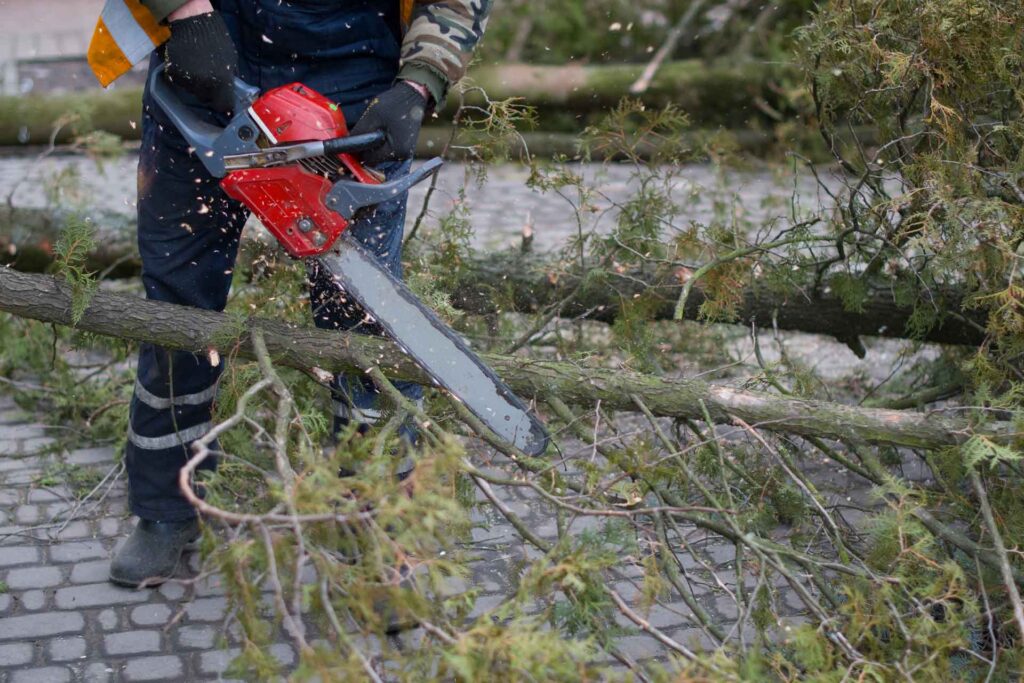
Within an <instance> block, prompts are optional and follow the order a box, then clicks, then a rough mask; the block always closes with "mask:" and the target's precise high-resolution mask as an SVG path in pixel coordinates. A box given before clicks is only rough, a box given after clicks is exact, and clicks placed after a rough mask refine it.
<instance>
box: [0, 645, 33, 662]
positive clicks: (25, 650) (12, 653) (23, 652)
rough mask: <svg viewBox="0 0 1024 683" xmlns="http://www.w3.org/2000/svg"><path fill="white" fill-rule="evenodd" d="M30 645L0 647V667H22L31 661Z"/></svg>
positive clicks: (31, 651)
mask: <svg viewBox="0 0 1024 683" xmlns="http://www.w3.org/2000/svg"><path fill="white" fill-rule="evenodd" d="M33 654H34V653H33V649H32V645H31V643H8V644H7V645H0V666H24V665H25V664H28V663H29V662H31V661H32V655H33Z"/></svg>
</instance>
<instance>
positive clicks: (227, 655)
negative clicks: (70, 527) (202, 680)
mask: <svg viewBox="0 0 1024 683" xmlns="http://www.w3.org/2000/svg"><path fill="white" fill-rule="evenodd" d="M239 652H241V650H239V649H238V648H236V647H235V648H230V649H228V650H210V651H209V652H204V653H202V654H201V655H199V670H200V671H202V672H203V673H204V674H219V673H223V671H224V670H225V669H227V668H228V666H229V665H230V664H231V661H232V660H233V659H234V658H235V657H237V656H238V653H239Z"/></svg>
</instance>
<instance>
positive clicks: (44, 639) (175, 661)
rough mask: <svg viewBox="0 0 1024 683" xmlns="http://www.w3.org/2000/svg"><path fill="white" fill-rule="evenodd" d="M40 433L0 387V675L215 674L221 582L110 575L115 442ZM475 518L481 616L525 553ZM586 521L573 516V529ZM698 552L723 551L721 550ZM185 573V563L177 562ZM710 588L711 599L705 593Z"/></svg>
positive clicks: (545, 532) (221, 657)
mask: <svg viewBox="0 0 1024 683" xmlns="http://www.w3.org/2000/svg"><path fill="white" fill-rule="evenodd" d="M47 433H48V428H47V427H46V426H44V425H43V424H41V423H39V422H37V421H36V420H35V417H34V416H32V415H30V414H27V413H25V412H23V411H21V410H20V409H18V408H17V407H16V406H15V404H14V403H13V401H12V400H11V399H10V398H9V397H7V396H3V395H0V581H3V585H4V589H3V590H2V591H0V682H2V683H26V682H28V681H35V682H42V681H46V682H49V681H55V682H56V681H150V680H216V679H218V678H219V675H220V673H221V672H222V671H223V670H224V669H225V668H226V667H227V666H228V664H229V663H230V661H231V659H232V658H233V656H234V653H235V652H237V651H234V650H232V649H227V650H224V649H220V648H219V647H218V638H219V636H220V635H221V633H223V632H224V629H223V624H224V618H225V610H226V601H225V598H224V597H223V594H222V590H221V589H220V582H219V580H218V579H217V578H216V577H213V578H211V579H208V580H204V581H202V582H199V583H196V584H195V585H187V587H186V584H182V583H180V582H178V583H175V582H170V583H167V584H164V585H163V586H161V587H160V588H158V589H155V590H141V591H139V590H129V589H124V588H119V587H116V586H113V585H111V584H109V583H108V582H107V569H108V557H109V556H110V554H111V553H112V552H113V550H114V549H115V548H116V547H117V545H118V543H119V542H121V541H122V539H123V537H124V536H125V534H127V533H128V531H129V530H130V528H131V524H132V522H131V520H130V519H129V518H128V516H127V513H126V509H125V507H126V506H125V503H126V500H125V486H124V482H123V477H121V476H119V475H120V471H121V470H120V467H119V465H118V464H117V462H116V458H115V454H114V451H113V449H111V448H107V447H97V448H83V449H79V450H74V451H71V452H65V453H58V454H55V453H45V452H44V451H45V450H46V448H47V446H49V445H51V444H52V443H53V439H52V438H50V437H48V436H47ZM69 466H70V467H75V466H77V467H83V468H90V469H94V470H96V472H97V473H98V474H101V475H102V476H103V477H104V478H105V483H104V484H103V486H101V487H100V488H99V489H97V491H98V493H97V495H94V496H93V497H92V498H90V499H89V500H88V501H87V502H86V503H85V504H84V505H81V506H79V505H77V504H76V502H75V501H76V498H75V496H74V494H73V493H72V491H71V489H70V488H69V487H68V486H67V485H66V484H63V483H60V482H61V481H62V480H63V479H65V478H66V472H67V471H68V468H69ZM62 473H65V474H62ZM507 494H508V495H507V496H505V502H506V503H507V504H508V505H509V507H510V508H511V509H512V510H513V511H514V512H516V513H517V514H519V515H522V516H523V517H524V518H525V519H527V520H528V521H529V522H530V523H531V525H532V526H533V528H534V530H535V531H536V532H537V533H538V534H539V535H541V536H542V537H546V538H554V537H555V535H556V529H555V523H554V520H553V517H540V516H539V515H540V514H541V510H540V508H539V507H537V501H536V500H535V499H532V498H531V497H530V496H522V495H521V494H519V493H518V492H517V491H515V490H514V491H510V492H507ZM475 521H476V523H477V524H476V527H475V528H474V530H473V532H472V533H473V539H472V542H471V543H470V544H468V549H469V551H470V552H471V553H472V554H473V555H474V556H475V557H476V561H475V562H474V565H473V566H474V571H473V577H472V584H473V586H474V587H476V588H478V589H479V590H480V591H481V593H482V595H481V597H480V598H479V600H478V602H477V606H476V613H477V614H479V613H482V612H483V611H486V610H490V609H493V608H494V607H496V606H497V605H498V604H499V603H500V602H501V601H502V600H504V599H505V597H506V596H507V593H508V585H509V576H510V574H511V572H512V571H514V567H515V566H517V565H518V564H519V563H520V562H521V561H522V560H523V559H524V558H525V557H526V556H530V555H531V553H530V552H528V551H527V549H526V548H525V547H523V546H522V542H521V541H520V540H519V539H518V536H517V535H516V534H515V532H514V530H513V529H512V528H511V527H510V526H508V524H507V523H505V522H504V520H503V519H501V518H500V517H498V516H497V514H496V513H494V512H493V511H489V513H488V512H485V513H482V514H481V513H478V514H476V515H475ZM584 521H586V520H584ZM587 526H588V525H587V524H584V523H583V521H581V522H578V523H576V524H575V525H574V526H572V527H571V528H570V531H571V532H574V533H575V532H579V531H581V530H582V529H583V528H585V527H587ZM706 551H707V552H708V553H709V554H710V556H713V557H716V558H717V559H718V560H720V561H728V560H727V557H726V555H727V553H725V551H724V550H722V549H716V548H714V547H709V548H707V549H706ZM194 559H196V558H195V556H194V555H193V560H194ZM192 564H193V569H194V565H195V563H194V562H193V563H192ZM624 564H625V566H624V569H623V570H622V572H621V574H622V580H621V581H620V582H619V583H617V584H616V587H617V589H618V590H619V591H620V592H621V593H622V594H623V595H624V596H626V597H627V598H631V597H633V596H636V595H637V594H638V587H637V586H636V585H635V584H634V583H633V579H634V578H635V577H636V576H637V575H638V573H639V569H638V568H637V569H635V570H634V569H633V568H630V567H629V566H628V562H626V563H624ZM181 575H182V576H183V577H187V576H189V571H188V570H186V569H185V568H183V569H182V571H181ZM707 598H708V600H709V606H710V607H711V608H712V609H714V607H715V600H716V598H715V597H714V596H713V595H712V591H710V590H709V591H708V596H707ZM687 614H688V611H687V609H686V607H685V606H684V605H683V604H682V603H679V604H671V605H667V606H665V607H664V608H659V609H655V610H654V611H653V612H652V613H651V615H650V619H651V620H652V623H654V624H656V625H657V626H659V627H662V628H666V629H667V630H669V631H671V632H673V633H675V634H676V635H677V636H678V637H687V636H697V637H699V631H697V630H696V629H694V628H692V627H690V626H688V625H687V621H688V619H687V618H686V615H687ZM722 616H723V618H727V617H728V614H723V615H722ZM623 625H624V626H625V625H626V624H625V623H624V624H623ZM229 632H230V631H229ZM621 647H622V648H623V649H624V650H625V651H626V652H628V653H629V654H630V656H632V657H634V658H636V659H643V658H645V657H650V656H654V655H655V654H657V653H658V652H659V647H658V646H657V643H655V642H654V641H653V640H651V639H649V638H646V637H643V636H639V635H637V636H626V637H624V638H623V639H622V640H621ZM271 652H272V653H273V655H274V656H275V657H277V658H278V659H279V660H280V661H282V662H283V663H285V664H290V663H292V662H293V661H294V659H295V652H294V650H293V648H292V647H291V646H290V645H289V644H287V643H284V642H282V643H279V644H277V645H275V646H273V647H272V648H271Z"/></svg>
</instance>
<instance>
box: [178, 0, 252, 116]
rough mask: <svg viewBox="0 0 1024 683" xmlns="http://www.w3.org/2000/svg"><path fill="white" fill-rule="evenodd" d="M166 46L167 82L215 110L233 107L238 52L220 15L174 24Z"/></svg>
mask: <svg viewBox="0 0 1024 683" xmlns="http://www.w3.org/2000/svg"><path fill="white" fill-rule="evenodd" d="M170 27H171V37H170V38H169V39H168V40H167V43H166V45H165V47H164V58H165V60H166V62H167V71H166V72H165V73H166V74H167V78H168V80H170V81H171V83H173V84H174V85H176V86H178V87H179V88H181V89H182V90H185V91H186V92H188V93H191V94H192V95H194V96H195V97H196V99H198V100H199V101H200V102H202V103H203V104H204V105H206V106H208V107H210V109H213V110H215V111H219V112H223V113H228V112H229V111H231V108H232V107H233V106H234V103H235V98H234V94H233V90H232V84H233V82H234V78H235V75H236V74H237V73H238V51H237V50H236V49H235V44H234V43H233V42H232V41H231V36H230V35H229V34H228V27H227V26H226V25H225V24H224V19H223V18H222V17H221V16H220V14H218V13H217V12H207V13H206V14H197V15H195V16H191V17H187V18H185V19H178V20H177V21H172V22H171V24H170Z"/></svg>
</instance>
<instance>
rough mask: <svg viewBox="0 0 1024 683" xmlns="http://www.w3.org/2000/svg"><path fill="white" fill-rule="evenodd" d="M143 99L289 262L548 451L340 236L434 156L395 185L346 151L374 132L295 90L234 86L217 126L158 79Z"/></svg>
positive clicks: (505, 390)
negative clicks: (317, 272) (317, 273)
mask: <svg viewBox="0 0 1024 683" xmlns="http://www.w3.org/2000/svg"><path fill="white" fill-rule="evenodd" d="M163 71H164V67H163V65H160V66H158V67H156V68H154V69H153V70H152V72H151V74H150V77H149V89H150V93H151V95H152V97H153V99H154V101H155V102H156V103H157V105H158V106H159V107H160V108H161V109H162V110H163V111H164V113H165V114H166V115H167V117H168V118H169V119H170V120H171V122H172V123H173V124H174V125H175V126H176V127H177V129H178V130H179V131H180V132H181V134H182V136H183V137H184V138H185V140H186V141H187V142H188V143H189V145H190V146H191V147H192V149H193V151H194V153H195V154H196V156H197V158H198V159H199V160H200V161H201V162H202V163H203V165H204V166H205V167H206V170H207V171H209V172H210V174H211V175H212V176H213V177H215V178H220V179H221V180H220V186H221V187H222V188H223V189H224V191H225V192H226V193H227V194H228V196H230V197H232V198H234V199H236V200H238V201H240V202H242V203H243V204H244V205H245V206H246V207H247V208H248V209H249V210H250V211H252V213H254V214H255V215H256V216H257V217H258V218H259V219H260V221H261V222H262V223H263V225H264V226H265V227H266V228H267V230H268V231H269V232H270V233H271V234H272V235H273V236H274V237H275V238H276V239H277V241H278V242H279V243H280V244H281V246H282V247H283V248H284V250H285V251H286V252H287V253H288V255H289V256H290V257H292V258H295V259H303V260H306V261H307V262H310V261H312V262H313V263H307V265H309V266H311V267H312V268H314V269H315V268H320V269H323V270H324V271H326V273H327V274H328V275H329V276H330V278H331V280H332V281H333V282H334V284H335V286H336V287H337V289H338V291H339V293H341V294H342V295H343V296H345V297H346V298H348V299H352V300H354V301H355V302H357V303H358V304H359V305H360V306H361V307H362V309H363V311H365V312H366V314H367V315H368V316H370V317H371V318H372V319H373V320H375V321H376V322H377V323H378V324H379V325H380V327H381V328H383V330H384V332H385V333H386V334H387V335H388V336H389V337H391V338H392V339H393V340H394V341H396V342H397V343H398V345H399V346H400V347H401V348H402V350H403V352H404V353H406V354H407V355H408V356H409V357H410V358H412V360H413V361H415V363H416V364H417V365H418V366H419V367H420V368H421V369H422V370H423V371H424V372H425V373H426V374H427V375H428V376H429V377H430V378H431V380H433V381H434V382H435V383H436V384H437V385H438V386H440V387H442V388H443V389H444V390H446V391H447V392H449V393H450V394H451V395H452V396H454V397H455V399H456V400H458V401H460V402H461V403H462V404H463V405H465V407H466V408H467V409H469V411H470V412H471V413H472V414H473V415H475V416H476V417H477V418H479V420H480V421H481V422H483V424H484V425H486V426H487V427H488V428H489V429H490V430H491V431H492V432H494V433H495V434H496V435H497V436H499V437H500V438H501V439H503V440H504V441H505V442H507V443H509V444H512V445H513V446H515V447H516V448H518V449H519V450H521V451H523V452H524V453H527V454H529V455H540V454H542V453H543V452H544V451H545V450H546V448H547V445H548V434H547V431H546V429H545V427H544V425H543V424H542V423H541V422H540V420H538V419H537V417H536V416H535V415H533V414H532V413H531V412H530V411H529V409H528V408H527V407H526V406H525V405H524V404H523V402H522V401H521V400H520V399H519V398H518V397H517V396H516V395H515V394H514V393H513V392H512V390H511V389H509V387H508V386H506V385H505V383H504V382H502V381H501V379H499V378H498V376H497V375H496V374H495V373H494V371H493V370H492V369H491V368H489V367H487V365H485V364H484V363H483V361H482V360H480V358H479V357H478V356H477V355H476V354H474V353H473V352H472V351H471V350H470V349H469V348H468V347H467V346H466V344H465V343H464V342H463V341H462V339H461V338H460V337H459V336H458V335H457V334H456V333H455V332H454V331H453V330H451V329H450V328H449V327H448V326H446V325H445V324H444V323H443V322H441V320H440V319H439V318H438V317H437V316H436V315H435V314H434V312H433V311H431V310H430V309H429V308H427V307H426V306H425V305H424V304H423V302H421V301H420V300H419V299H417V298H416V296H415V295H414V294H413V293H412V292H411V291H410V290H409V289H408V287H406V286H405V284H404V283H403V282H402V281H401V280H399V279H398V278H396V277H395V276H394V275H392V274H391V272H390V271H389V270H388V269H387V268H385V267H383V266H382V265H381V264H380V263H379V262H378V261H377V259H376V257H375V256H374V255H373V254H371V253H370V252H369V251H367V250H366V248H364V247H363V245H362V244H360V243H359V242H358V241H357V240H356V239H355V238H354V237H353V236H351V235H350V234H349V233H348V232H346V228H348V226H349V225H350V223H351V222H352V220H353V219H354V218H355V217H356V216H357V215H358V214H359V213H360V212H362V211H365V210H367V209H372V207H374V206H376V205H377V204H380V203H381V202H383V201H385V200H389V199H394V198H396V197H399V196H401V195H402V194H404V193H405V192H407V191H408V190H409V188H411V187H412V186H413V185H415V184H417V183H419V182H421V181H423V180H425V179H426V178H429V177H430V176H432V175H433V174H435V173H437V171H438V169H439V168H440V167H441V164H442V161H441V159H439V158H434V159H431V160H429V161H427V162H425V163H424V164H423V165H421V166H420V167H419V168H416V169H415V170H413V171H411V172H410V173H409V174H408V175H405V176H403V177H401V178H398V179H396V180H391V181H385V180H384V178H383V176H381V175H380V174H379V173H377V172H375V171H374V170H372V169H370V168H366V167H364V166H363V165H362V164H361V163H360V162H359V160H358V159H357V158H356V156H354V155H355V154H357V153H358V152H361V151H365V150H367V149H371V148H373V147H376V146H378V145H380V144H382V143H383V141H384V135H383V133H382V132H380V131H375V132H373V133H367V134H365V135H349V134H348V126H347V125H346V122H345V117H344V114H342V112H341V110H340V108H339V107H338V105H337V104H335V103H333V102H331V101H330V100H329V99H327V98H326V97H324V96H323V95H321V94H320V93H318V92H316V91H314V90H312V89H310V88H308V87H306V86H304V85H302V84H299V83H293V84H291V85H285V86H281V87H279V88H275V89H273V90H268V91H267V92H266V93H264V94H262V95H261V94H260V91H259V89H258V88H255V87H254V86H251V85H249V84H247V83H245V82H243V81H241V80H237V79H236V80H235V83H234V88H233V94H234V99H235V107H234V110H233V111H234V115H233V117H232V118H231V120H230V121H229V122H228V123H227V125H226V126H224V127H223V128H221V127H218V126H216V125H214V124H211V123H209V122H207V121H205V120H203V119H201V118H200V117H199V116H198V115H197V114H196V112H195V111H193V110H192V109H190V108H189V107H187V106H186V105H185V104H184V103H183V102H182V101H181V99H180V98H179V97H178V95H177V93H176V92H175V90H174V88H173V87H172V86H171V85H170V84H169V83H168V82H167V81H166V80H165V78H164V77H163Z"/></svg>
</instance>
